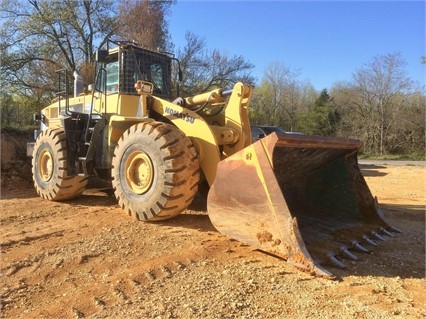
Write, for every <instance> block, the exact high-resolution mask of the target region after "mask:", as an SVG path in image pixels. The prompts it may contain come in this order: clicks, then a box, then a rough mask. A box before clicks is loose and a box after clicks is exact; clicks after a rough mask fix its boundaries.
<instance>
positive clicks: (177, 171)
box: [112, 122, 200, 221]
mask: <svg viewBox="0 0 426 319" xmlns="http://www.w3.org/2000/svg"><path fill="white" fill-rule="evenodd" d="M112 166H113V168H112V177H113V181H112V186H113V188H114V193H115V196H116V198H117V200H118V203H119V205H120V206H121V208H123V209H124V210H125V211H127V212H128V214H129V215H135V216H136V217H137V218H138V219H140V220H150V221H156V220H164V219H169V218H172V217H174V216H176V215H178V214H180V213H181V212H182V211H184V210H185V209H186V208H187V207H188V206H189V204H191V202H192V200H193V199H194V197H195V195H196V193H197V191H198V182H199V179H200V174H199V162H198V156H197V152H196V150H195V148H194V146H193V145H192V142H191V140H190V139H189V138H188V137H187V136H185V135H184V134H183V133H182V132H181V131H180V130H179V129H178V128H176V127H175V126H173V125H170V124H166V123H162V122H144V123H138V124H135V125H133V126H132V127H130V128H129V129H128V130H127V131H126V132H124V134H123V136H122V137H121V138H120V140H119V141H118V145H117V147H116V149H115V151H114V157H113V160H112Z"/></svg>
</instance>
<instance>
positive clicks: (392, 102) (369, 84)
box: [334, 53, 413, 154]
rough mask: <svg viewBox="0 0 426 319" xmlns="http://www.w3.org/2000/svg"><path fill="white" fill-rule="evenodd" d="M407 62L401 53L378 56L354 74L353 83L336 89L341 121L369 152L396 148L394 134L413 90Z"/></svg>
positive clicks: (384, 152) (378, 152) (386, 151)
mask: <svg viewBox="0 0 426 319" xmlns="http://www.w3.org/2000/svg"><path fill="white" fill-rule="evenodd" d="M405 65H406V63H405V61H404V59H403V58H402V56H401V54H400V53H391V54H387V55H379V56H376V57H374V58H373V59H372V60H371V62H369V63H368V64H366V65H365V66H363V67H362V68H360V69H359V70H358V71H356V72H355V73H354V74H353V79H352V81H351V82H350V83H348V84H346V85H341V86H340V88H339V89H337V90H336V89H334V93H335V97H336V98H337V100H338V104H339V106H340V107H341V111H342V112H341V113H342V114H344V119H343V121H342V123H346V125H347V130H350V131H351V132H352V134H353V135H355V136H357V137H359V138H361V139H362V140H363V141H364V148H365V151H366V152H368V153H376V154H386V153H388V152H389V151H391V150H392V149H393V145H392V138H391V136H393V134H394V133H393V132H394V131H395V130H396V127H397V124H398V122H399V121H400V120H401V116H402V114H403V112H404V111H405V109H406V107H407V101H408V99H409V97H410V96H411V94H412V93H413V90H412V89H413V82H412V81H411V80H410V78H409V77H408V76H407V73H406V71H405Z"/></svg>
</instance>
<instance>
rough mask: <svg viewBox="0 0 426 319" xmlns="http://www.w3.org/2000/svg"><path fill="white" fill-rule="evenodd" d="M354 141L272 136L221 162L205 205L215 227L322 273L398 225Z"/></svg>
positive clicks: (327, 274) (353, 256) (341, 264)
mask: <svg viewBox="0 0 426 319" xmlns="http://www.w3.org/2000/svg"><path fill="white" fill-rule="evenodd" d="M359 148H360V142H359V141H357V140H349V139H337V138H325V137H318V136H306V135H290V134H277V133H273V134H271V135H268V136H267V137H265V138H263V139H261V140H259V141H257V142H255V143H254V144H252V145H250V146H248V147H246V148H244V149H243V150H241V151H240V152H237V153H235V154H234V155H232V156H230V157H228V158H227V159H225V160H222V161H221V162H220V163H219V165H218V168H217V173H216V178H215V181H214V183H213V185H212V186H211V188H210V191H209V195H208V200H207V208H208V214H209V216H210V219H211V221H212V223H213V225H214V226H215V227H216V229H217V230H218V231H219V232H221V233H223V234H225V235H227V236H229V237H231V238H234V239H236V240H238V241H241V242H243V243H246V244H249V245H251V246H253V247H255V248H258V249H260V250H263V251H266V252H268V253H270V254H273V255H276V256H279V257H282V258H284V259H286V260H287V261H288V262H289V263H291V264H294V265H295V266H297V267H299V268H301V269H303V270H306V271H308V272H310V273H313V274H315V275H318V276H324V277H333V275H332V273H331V272H330V271H328V270H327V269H326V268H325V267H326V266H328V265H333V266H337V267H341V268H344V267H346V263H345V259H353V260H356V259H357V258H358V257H357V255H356V253H355V252H356V251H359V252H369V249H370V248H371V247H372V246H374V245H377V244H378V241H379V240H380V241H382V240H386V239H387V238H390V237H393V236H394V235H393V232H397V229H396V228H393V227H391V226H390V225H389V224H388V223H387V222H386V221H385V220H384V218H383V213H382V211H381V209H380V207H379V206H378V204H377V200H376V199H375V198H373V196H372V194H371V192H370V190H369V188H368V186H367V184H366V182H365V180H364V178H363V176H362V174H361V171H360V169H359V167H358V161H357V154H358V150H359Z"/></svg>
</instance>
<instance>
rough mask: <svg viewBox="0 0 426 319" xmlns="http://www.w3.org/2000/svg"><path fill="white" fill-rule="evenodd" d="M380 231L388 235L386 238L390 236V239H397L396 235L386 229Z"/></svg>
mask: <svg viewBox="0 0 426 319" xmlns="http://www.w3.org/2000/svg"><path fill="white" fill-rule="evenodd" d="M380 231H381V232H382V233H383V234H384V235H386V236H388V237H395V235H394V234H392V233H391V232H390V231H387V230H386V229H384V228H380Z"/></svg>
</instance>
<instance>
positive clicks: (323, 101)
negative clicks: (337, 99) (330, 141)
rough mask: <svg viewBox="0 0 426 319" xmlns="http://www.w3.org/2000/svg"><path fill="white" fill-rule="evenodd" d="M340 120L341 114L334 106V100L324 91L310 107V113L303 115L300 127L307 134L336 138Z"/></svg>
mask: <svg viewBox="0 0 426 319" xmlns="http://www.w3.org/2000/svg"><path fill="white" fill-rule="evenodd" d="M339 120H340V114H339V113H338V111H337V109H336V107H335V106H334V103H333V99H332V98H331V97H330V95H329V94H328V92H327V90H326V89H324V90H322V91H321V93H320V95H319V96H318V97H317V99H316V100H315V101H314V103H313V104H311V105H310V106H309V109H308V111H307V112H305V113H304V114H302V115H301V117H300V121H299V122H300V123H299V127H301V130H302V131H303V132H304V133H306V134H313V135H322V136H334V135H336V131H337V125H338V123H339Z"/></svg>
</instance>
